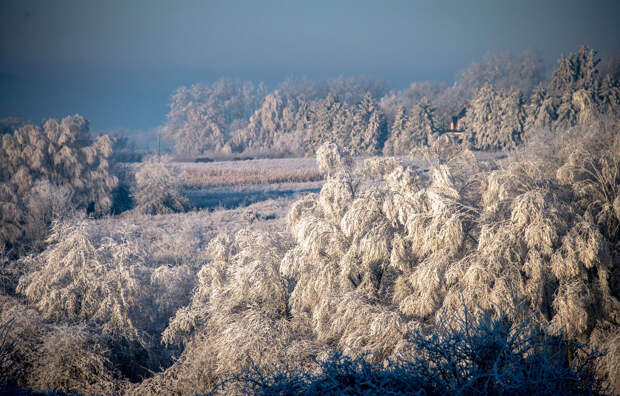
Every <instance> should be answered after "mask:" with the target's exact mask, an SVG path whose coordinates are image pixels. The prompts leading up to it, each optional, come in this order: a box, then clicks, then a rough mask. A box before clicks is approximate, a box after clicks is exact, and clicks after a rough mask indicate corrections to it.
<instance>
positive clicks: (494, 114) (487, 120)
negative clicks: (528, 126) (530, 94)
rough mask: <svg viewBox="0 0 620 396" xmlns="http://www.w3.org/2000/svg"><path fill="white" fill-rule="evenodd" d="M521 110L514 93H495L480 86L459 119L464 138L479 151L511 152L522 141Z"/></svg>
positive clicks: (521, 105) (490, 88)
mask: <svg viewBox="0 0 620 396" xmlns="http://www.w3.org/2000/svg"><path fill="white" fill-rule="evenodd" d="M524 123H525V108H524V103H523V99H522V97H521V95H520V94H519V93H518V92H517V91H511V92H507V93H504V92H501V91H500V92H498V91H497V90H496V89H495V87H493V86H492V85H489V84H487V85H485V86H483V87H482V88H481V89H480V91H478V93H477V94H476V95H475V96H474V98H473V99H472V100H471V103H470V105H469V107H468V108H467V113H466V115H465V117H464V118H463V124H464V125H465V129H466V139H467V140H468V142H469V144H471V145H472V147H474V148H476V149H480V150H498V149H511V148H514V147H516V145H517V144H519V143H520V142H521V140H522V134H523V126H524Z"/></svg>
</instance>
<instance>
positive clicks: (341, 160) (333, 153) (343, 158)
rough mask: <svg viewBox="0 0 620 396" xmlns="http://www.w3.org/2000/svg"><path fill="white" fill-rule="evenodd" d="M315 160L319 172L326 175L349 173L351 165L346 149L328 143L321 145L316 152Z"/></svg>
mask: <svg viewBox="0 0 620 396" xmlns="http://www.w3.org/2000/svg"><path fill="white" fill-rule="evenodd" d="M316 160H317V162H318V164H319V171H320V172H321V173H325V174H327V175H331V174H334V173H336V172H338V171H350V169H351V166H352V164H353V160H352V158H351V155H350V154H349V153H348V152H347V150H346V149H343V148H341V147H338V145H337V144H336V143H329V142H326V143H323V144H322V145H321V146H319V148H318V149H317V150H316Z"/></svg>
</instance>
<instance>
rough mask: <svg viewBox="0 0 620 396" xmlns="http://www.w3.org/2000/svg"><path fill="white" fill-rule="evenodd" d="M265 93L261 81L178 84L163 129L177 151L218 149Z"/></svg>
mask: <svg viewBox="0 0 620 396" xmlns="http://www.w3.org/2000/svg"><path fill="white" fill-rule="evenodd" d="M265 94H266V90H265V87H264V85H263V84H259V85H258V86H255V85H254V84H253V83H251V82H249V81H246V82H241V81H239V80H230V79H221V80H218V81H217V82H215V83H213V84H212V85H211V86H204V85H202V84H195V85H192V86H191V87H189V88H187V87H185V86H183V87H180V88H178V89H177V90H176V92H175V93H174V94H173V95H172V97H171V99H170V112H169V113H168V117H167V118H168V121H167V123H166V124H165V125H164V127H163V132H164V133H165V134H166V135H167V136H169V137H170V138H171V139H172V140H173V142H174V144H175V147H176V149H177V151H178V152H180V153H184V154H200V153H202V152H205V151H208V150H221V149H222V148H223V147H224V145H225V144H226V142H227V141H228V139H229V134H230V132H231V130H232V129H234V128H235V125H237V126H238V124H239V123H244V122H247V120H248V119H249V117H250V116H251V115H252V113H253V112H254V110H256V109H257V108H258V107H259V106H260V102H261V101H262V99H263V97H264V96H265Z"/></svg>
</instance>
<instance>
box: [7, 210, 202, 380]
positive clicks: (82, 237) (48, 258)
mask: <svg viewBox="0 0 620 396" xmlns="http://www.w3.org/2000/svg"><path fill="white" fill-rule="evenodd" d="M48 243H49V246H48V248H47V249H46V250H44V251H43V252H42V253H41V254H39V255H36V256H29V257H27V258H25V259H23V260H22V265H23V266H25V268H26V271H25V274H24V275H23V276H22V277H21V278H20V280H19V284H18V287H17V291H18V292H19V293H21V294H23V295H24V296H25V297H26V298H27V300H28V301H29V302H30V303H31V304H32V305H33V306H34V307H36V309H37V310H38V311H39V312H40V313H41V315H42V317H43V318H44V319H46V320H49V321H54V322H65V321H68V322H78V323H85V324H87V325H88V326H89V327H92V328H94V329H95V330H96V331H97V334H101V335H102V336H103V337H106V340H108V341H106V344H107V345H110V348H111V355H110V359H111V360H112V361H113V362H114V364H115V365H116V366H115V367H116V368H117V369H120V370H121V371H122V372H123V375H125V376H126V377H128V378H130V379H132V380H137V379H140V378H141V377H143V376H145V375H148V373H149V370H154V369H158V368H159V367H160V366H161V365H165V364H168V363H167V362H168V359H169V356H168V355H169V353H168V351H166V350H163V349H162V348H161V347H159V340H160V334H161V332H162V331H163V329H164V328H165V326H166V324H167V320H168V318H169V317H170V316H171V315H172V314H173V313H174V312H176V310H177V309H178V308H179V307H181V306H183V305H184V304H186V303H187V300H188V297H187V294H188V292H189V290H191V288H192V285H193V282H192V277H193V275H194V271H193V269H192V268H191V266H188V263H185V262H184V261H181V262H178V263H176V264H177V265H173V266H172V267H169V266H170V265H171V264H173V263H168V264H163V265H161V264H160V263H158V260H156V258H155V257H154V256H153V252H148V251H146V250H145V248H144V246H143V245H142V244H140V243H139V239H138V238H137V234H136V231H135V227H127V228H126V229H125V230H123V231H122V232H119V233H117V234H112V235H109V234H108V235H105V234H103V235H102V234H101V233H100V231H99V230H98V229H97V228H96V227H92V225H91V224H90V223H89V220H87V219H79V218H77V219H72V220H69V221H67V222H57V223H56V224H55V226H54V227H53V231H52V234H51V236H50V238H49V240H48ZM163 278H165V279H163ZM80 339H81V338H80ZM76 342H77V341H76ZM80 342H82V341H80ZM84 342H86V341H84ZM89 342H90V341H89ZM93 342H95V343H98V342H99V341H93Z"/></svg>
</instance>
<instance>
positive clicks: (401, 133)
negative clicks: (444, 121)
mask: <svg viewBox="0 0 620 396" xmlns="http://www.w3.org/2000/svg"><path fill="white" fill-rule="evenodd" d="M434 113H435V108H434V107H433V106H432V104H431V103H430V101H429V100H427V99H423V100H422V101H420V102H419V103H418V104H416V105H415V107H414V108H413V109H412V110H411V111H410V112H409V111H407V110H405V109H402V110H401V111H399V113H398V114H397V116H396V119H395V121H394V124H393V126H392V131H391V134H390V137H389V138H388V140H387V142H386V143H385V146H384V148H383V153H384V154H386V155H402V154H408V153H410V152H411V150H413V149H415V148H420V147H425V146H427V145H430V144H431V143H432V142H433V139H434V138H435V137H436V136H437V134H438V133H439V129H438V127H437V126H436V118H435V114H434Z"/></svg>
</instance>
